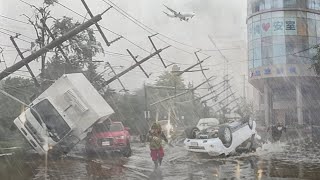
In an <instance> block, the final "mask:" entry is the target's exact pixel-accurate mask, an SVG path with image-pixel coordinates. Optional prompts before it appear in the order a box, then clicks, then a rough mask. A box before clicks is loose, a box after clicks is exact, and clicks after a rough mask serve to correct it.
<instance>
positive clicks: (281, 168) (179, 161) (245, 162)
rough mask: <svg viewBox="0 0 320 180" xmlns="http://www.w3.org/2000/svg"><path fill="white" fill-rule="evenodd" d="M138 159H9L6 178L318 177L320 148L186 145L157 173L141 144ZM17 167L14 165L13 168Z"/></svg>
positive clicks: (171, 151)
mask: <svg viewBox="0 0 320 180" xmlns="http://www.w3.org/2000/svg"><path fill="white" fill-rule="evenodd" d="M132 146H133V148H132V149H133V155H132V156H131V157H130V158H124V157H121V156H120V155H117V154H112V155H105V156H90V157H87V156H86V155H85V154H84V153H83V152H82V146H78V147H77V148H76V149H75V150H74V152H73V153H71V154H70V155H69V156H68V157H67V158H64V159H59V160H49V161H48V165H47V169H46V166H45V162H44V161H43V160H39V159H37V160H36V159H33V160H29V161H26V162H22V163H16V164H11V163H12V162H9V161H6V160H10V158H3V157H2V159H1V161H2V166H3V167H6V168H1V169H2V170H3V171H2V172H1V177H6V178H5V179H34V180H41V179H45V174H46V173H45V172H46V171H47V179H52V180H55V179H112V180H118V179H119V180H120V179H151V180H153V179H154V180H158V179H159V180H160V179H163V180H175V179H185V180H193V179H194V180H198V179H278V178H281V179H317V178H318V177H319V176H320V158H319V156H320V152H319V150H318V148H317V147H309V146H308V144H302V145H301V146H295V145H288V144H284V143H281V144H265V145H263V147H262V148H259V149H258V150H257V152H255V153H250V154H241V155H232V156H229V157H219V158H217V157H209V156H207V155H204V154H194V153H189V152H187V151H186V150H185V149H184V147H183V146H182V144H179V143H178V144H176V145H174V146H166V148H165V153H166V155H165V159H164V162H163V165H162V166H161V167H160V168H159V169H157V170H154V165H153V162H152V161H151V159H150V157H149V149H148V146H145V145H143V144H141V143H135V144H133V145H132ZM10 164H11V165H10Z"/></svg>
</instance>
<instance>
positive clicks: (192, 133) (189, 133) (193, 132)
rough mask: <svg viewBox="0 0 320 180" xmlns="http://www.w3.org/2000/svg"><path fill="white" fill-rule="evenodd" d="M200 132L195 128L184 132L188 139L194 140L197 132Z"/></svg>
mask: <svg viewBox="0 0 320 180" xmlns="http://www.w3.org/2000/svg"><path fill="white" fill-rule="evenodd" d="M199 131H200V130H199V129H198V128H197V127H189V128H187V129H186V130H185V133H186V136H187V138H188V139H195V138H196V136H197V132H199Z"/></svg>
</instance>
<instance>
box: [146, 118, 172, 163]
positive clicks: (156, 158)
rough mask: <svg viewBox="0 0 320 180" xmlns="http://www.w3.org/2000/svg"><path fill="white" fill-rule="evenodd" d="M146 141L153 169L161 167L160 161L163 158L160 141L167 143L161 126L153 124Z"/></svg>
mask: <svg viewBox="0 0 320 180" xmlns="http://www.w3.org/2000/svg"><path fill="white" fill-rule="evenodd" d="M148 139H149V141H150V155H151V158H152V161H153V162H154V165H155V168H158V166H159V165H160V166H161V163H162V159H163V157H164V151H163V147H162V140H164V141H165V142H167V143H168V140H167V138H166V136H165V135H164V133H163V132H162V129H161V126H160V124H158V123H154V124H153V125H152V126H151V129H150V131H149V136H148Z"/></svg>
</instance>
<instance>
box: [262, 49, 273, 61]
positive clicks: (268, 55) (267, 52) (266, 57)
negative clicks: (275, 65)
mask: <svg viewBox="0 0 320 180" xmlns="http://www.w3.org/2000/svg"><path fill="white" fill-rule="evenodd" d="M272 50H273V49H272V46H263V47H262V49H261V56H262V64H263V65H264V66H266V65H271V64H272Z"/></svg>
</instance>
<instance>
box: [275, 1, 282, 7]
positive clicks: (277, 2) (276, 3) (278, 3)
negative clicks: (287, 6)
mask: <svg viewBox="0 0 320 180" xmlns="http://www.w3.org/2000/svg"><path fill="white" fill-rule="evenodd" d="M273 7H274V8H283V0H273Z"/></svg>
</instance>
